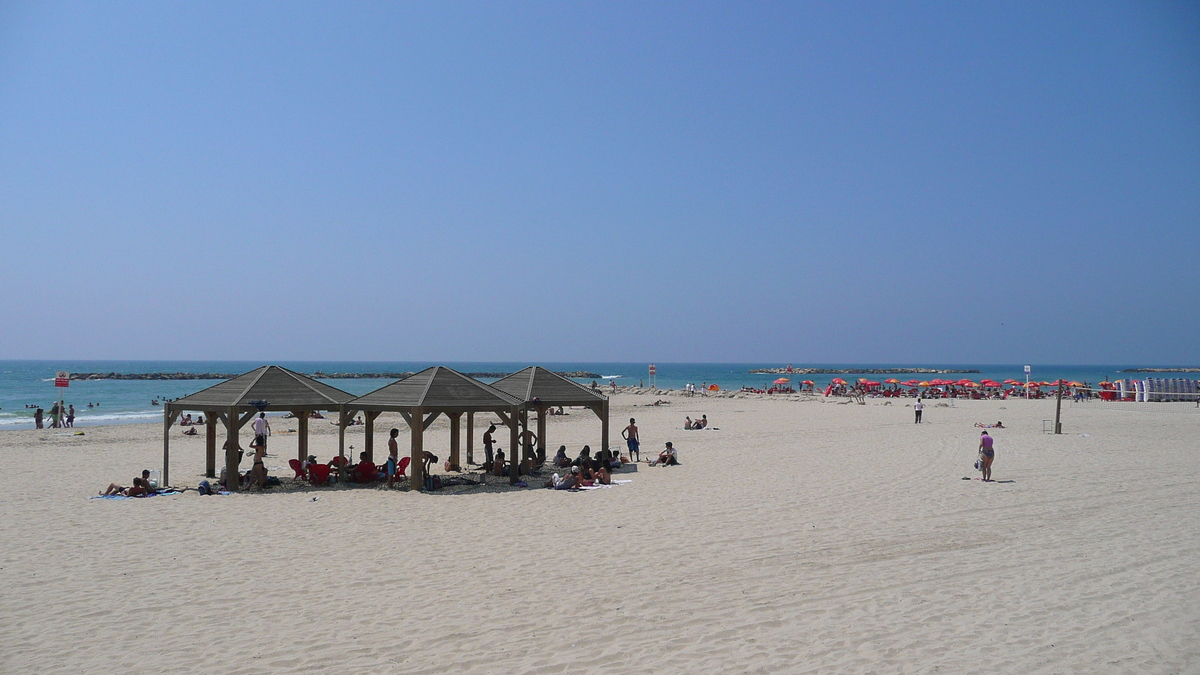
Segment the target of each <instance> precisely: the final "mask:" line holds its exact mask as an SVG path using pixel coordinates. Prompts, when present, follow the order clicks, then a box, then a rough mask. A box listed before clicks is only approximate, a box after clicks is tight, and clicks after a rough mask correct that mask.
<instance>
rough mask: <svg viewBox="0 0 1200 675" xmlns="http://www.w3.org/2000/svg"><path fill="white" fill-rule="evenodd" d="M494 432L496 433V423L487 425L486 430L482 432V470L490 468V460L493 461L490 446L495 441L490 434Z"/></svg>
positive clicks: (489, 469)
mask: <svg viewBox="0 0 1200 675" xmlns="http://www.w3.org/2000/svg"><path fill="white" fill-rule="evenodd" d="M494 433H496V425H495V424H493V425H491V426H489V427H488V430H487V431H485V432H483V470H484V471H491V470H492V462H493V461H494V460H493V457H492V446H493V445H494V444H495V443H496V441H495V439H493V438H492V434H494Z"/></svg>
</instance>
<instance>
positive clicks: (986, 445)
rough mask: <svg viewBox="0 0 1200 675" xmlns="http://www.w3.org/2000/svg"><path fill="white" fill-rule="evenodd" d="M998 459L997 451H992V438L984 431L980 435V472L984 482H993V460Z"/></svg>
mask: <svg viewBox="0 0 1200 675" xmlns="http://www.w3.org/2000/svg"><path fill="white" fill-rule="evenodd" d="M994 459H996V451H995V450H993V449H992V437H991V436H988V432H986V431H984V432H982V433H981V434H979V471H980V472H982V473H983V480H984V482H985V483H986V482H991V480H992V460H994Z"/></svg>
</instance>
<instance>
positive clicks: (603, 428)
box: [600, 399, 633, 459]
mask: <svg viewBox="0 0 1200 675" xmlns="http://www.w3.org/2000/svg"><path fill="white" fill-rule="evenodd" d="M600 448H601V449H602V450H608V399H604V402H603V403H601V404H600ZM629 459H633V458H632V457H630V458H629Z"/></svg>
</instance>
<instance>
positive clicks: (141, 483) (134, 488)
mask: <svg viewBox="0 0 1200 675" xmlns="http://www.w3.org/2000/svg"><path fill="white" fill-rule="evenodd" d="M153 492H155V488H153V487H151V486H150V469H144V470H143V471H142V475H141V477H138V478H134V479H133V485H130V486H129V487H122V486H120V485H117V484H116V483H109V484H108V488H106V489H105V490H104V491H103V492H101V493H100V494H101V495H102V496H104V497H111V496H114V495H116V496H120V497H147V496H149V495H150V494H152V493H153Z"/></svg>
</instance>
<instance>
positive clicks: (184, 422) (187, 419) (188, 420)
mask: <svg viewBox="0 0 1200 675" xmlns="http://www.w3.org/2000/svg"><path fill="white" fill-rule="evenodd" d="M198 424H199V425H202V424H204V415H198V416H197V417H196V419H195V420H193V419H192V414H191V413H187V414H186V415H184V416H183V417H181V418H179V426H181V427H190V426H194V425H198ZM192 433H193V434H194V433H196V432H195V430H193V431H192Z"/></svg>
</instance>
